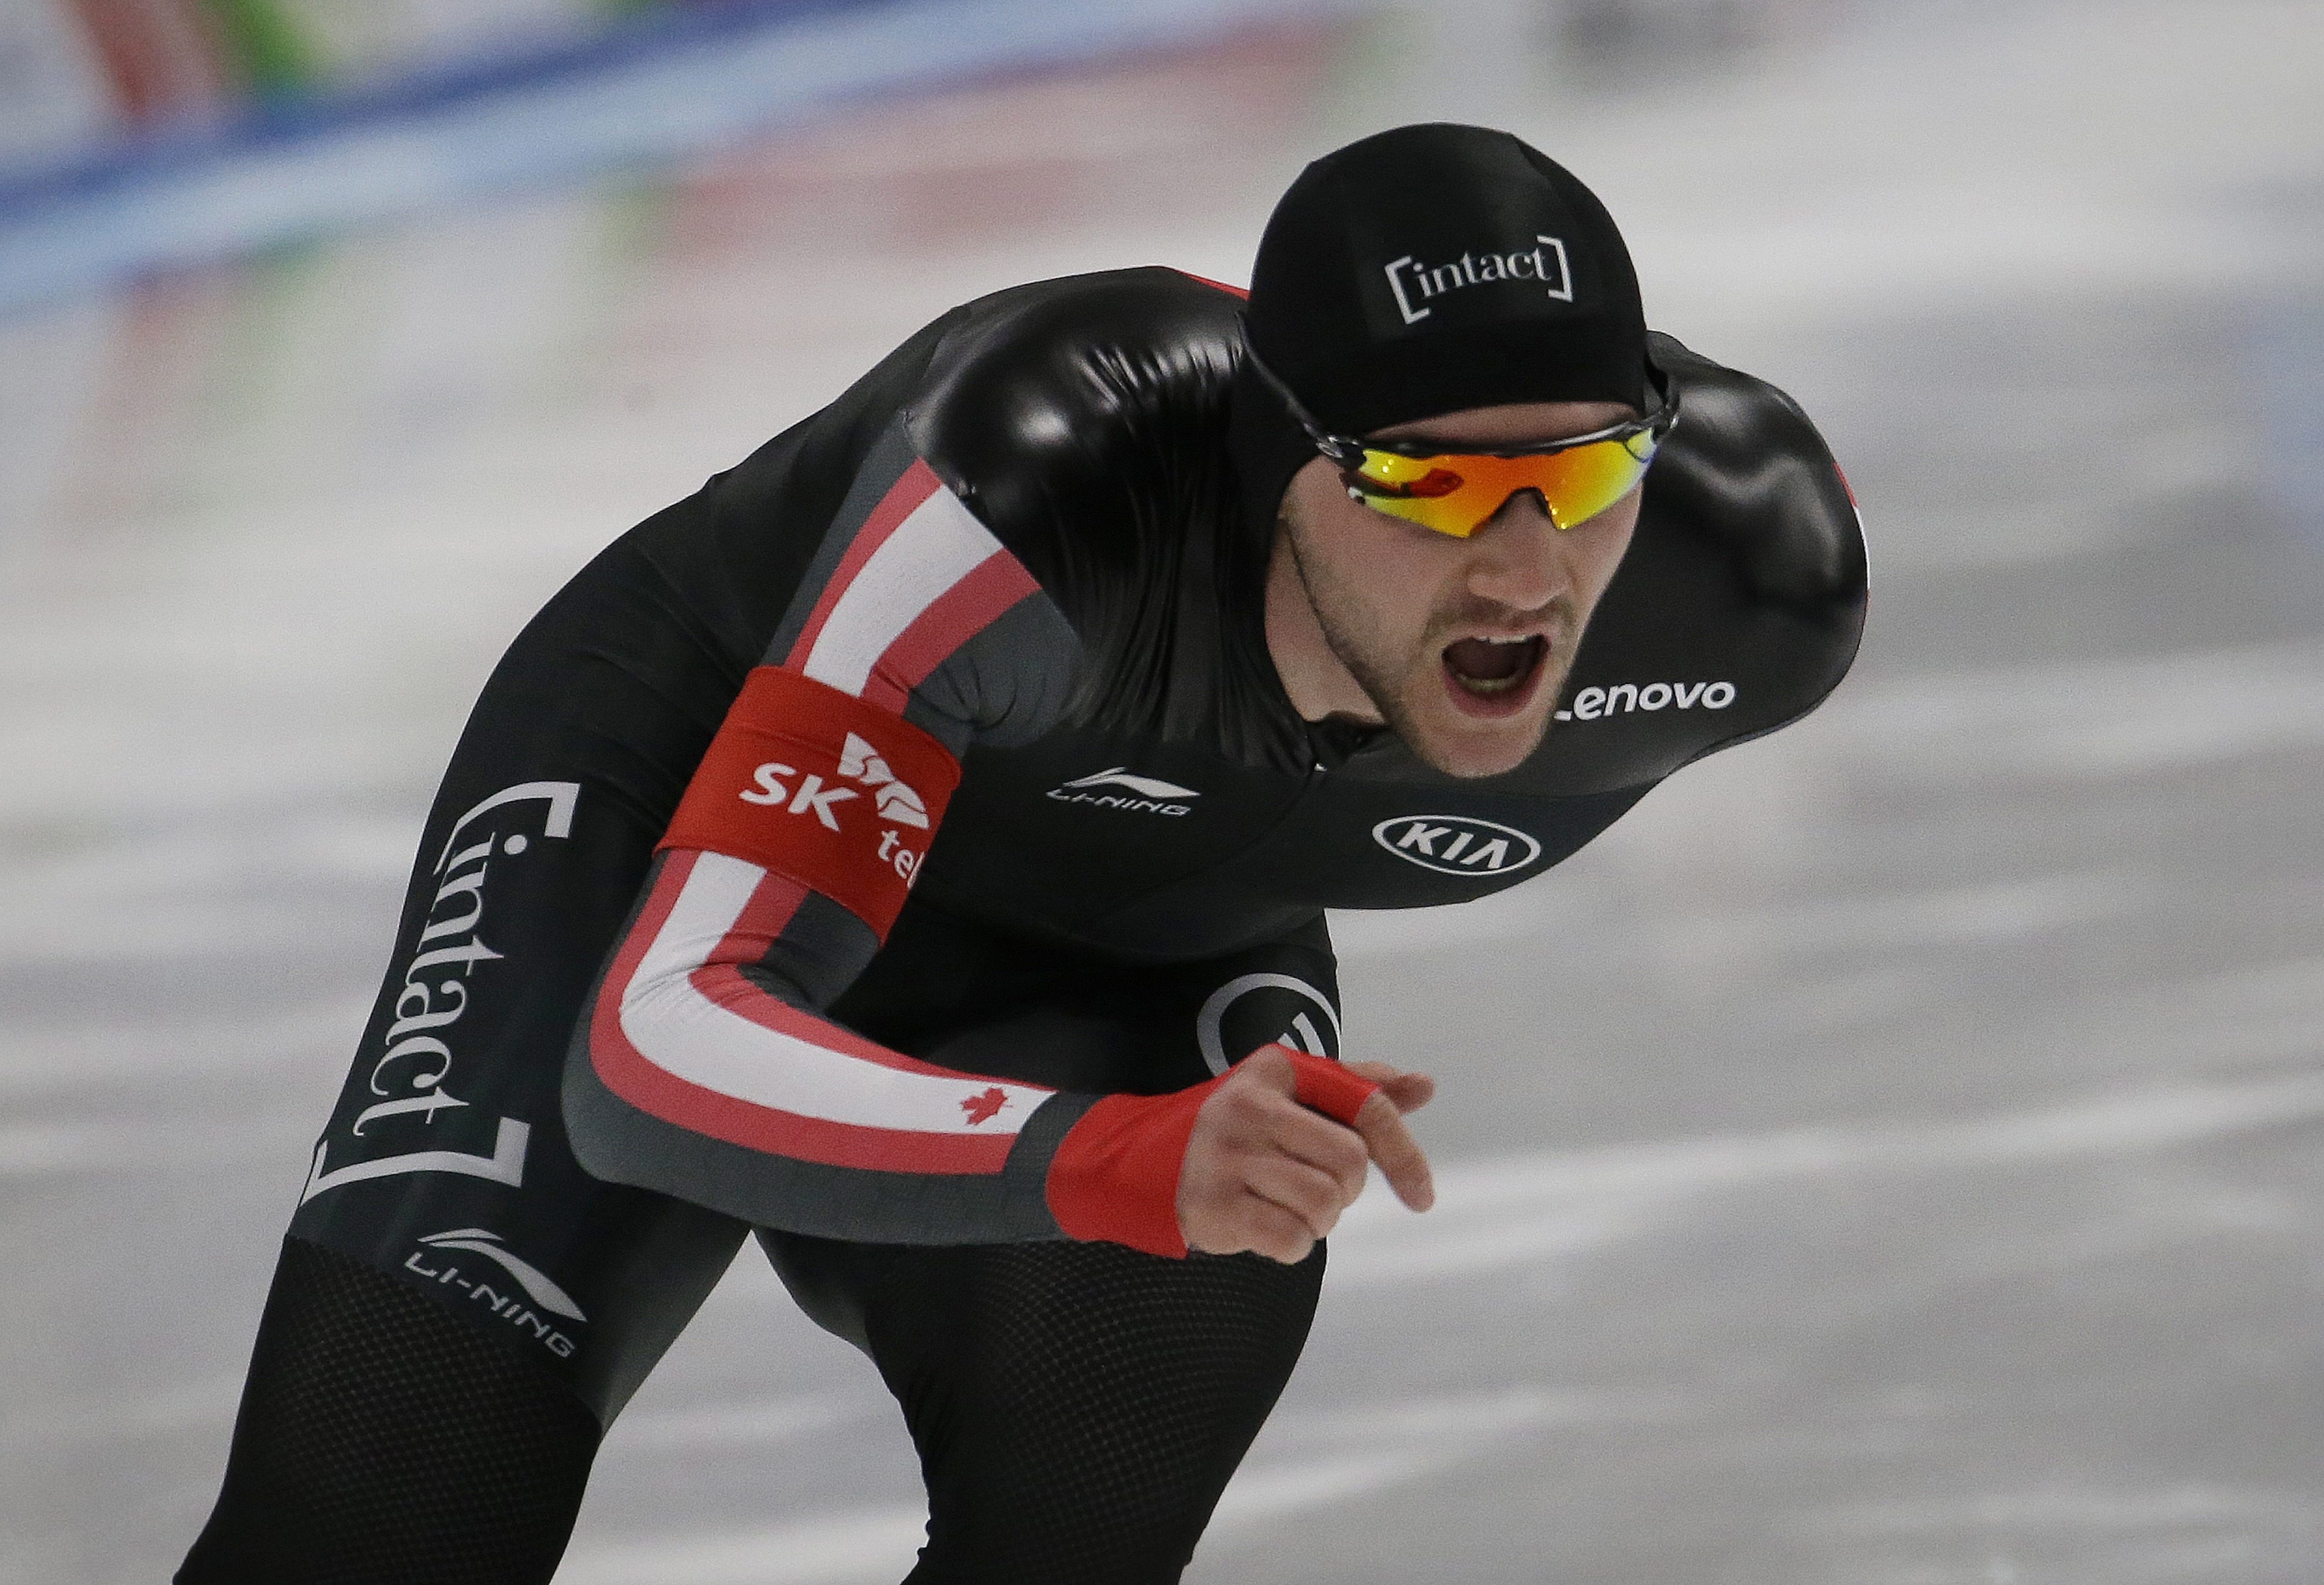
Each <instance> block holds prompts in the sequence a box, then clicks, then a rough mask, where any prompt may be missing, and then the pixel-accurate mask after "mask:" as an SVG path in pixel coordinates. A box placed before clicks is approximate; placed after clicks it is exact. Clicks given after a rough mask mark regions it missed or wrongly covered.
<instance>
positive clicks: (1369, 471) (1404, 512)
mask: <svg viewBox="0 0 2324 1585" xmlns="http://www.w3.org/2000/svg"><path fill="white" fill-rule="evenodd" d="M1251 362H1252V363H1253V364H1255V365H1256V366H1257V367H1258V369H1259V373H1262V374H1264V375H1265V376H1266V377H1267V380H1268V383H1270V384H1271V385H1273V386H1274V387H1275V389H1276V392H1277V395H1279V396H1281V397H1282V398H1283V399H1284V401H1286V403H1288V404H1289V406H1290V409H1291V415H1292V417H1294V418H1296V419H1298V420H1299V424H1300V427H1301V428H1302V429H1305V430H1306V431H1307V438H1309V439H1310V440H1312V441H1314V443H1315V449H1316V450H1318V451H1320V452H1322V453H1323V456H1325V457H1326V458H1328V459H1329V460H1331V461H1332V462H1334V463H1337V464H1338V465H1339V466H1340V479H1341V482H1342V484H1345V485H1346V486H1347V490H1348V494H1349V495H1350V496H1351V498H1353V499H1354V500H1357V501H1360V502H1363V503H1364V504H1365V505H1366V506H1369V507H1370V508H1371V509H1372V510H1373V511H1378V512H1384V513H1386V514H1387V515H1388V516H1389V517H1393V518H1401V519H1403V520H1404V521H1406V522H1408V523H1417V524H1419V525H1420V526H1421V527H1422V528H1424V529H1431V530H1434V531H1435V532H1437V533H1440V534H1449V535H1451V536H1452V538H1454V539H1467V538H1468V537H1469V536H1470V535H1471V534H1473V533H1475V532H1476V531H1477V530H1479V529H1481V528H1483V527H1484V526H1485V525H1486V524H1487V523H1488V522H1490V521H1492V519H1493V516H1494V514H1495V513H1496V512H1498V511H1500V510H1501V508H1502V507H1504V506H1506V505H1508V500H1509V497H1510V496H1512V495H1515V494H1516V493H1517V492H1518V491H1520V490H1530V491H1532V492H1533V493H1535V495H1536V496H1538V497H1539V498H1540V500H1541V504H1542V507H1543V509H1544V510H1545V511H1547V512H1548V513H1549V521H1551V522H1552V523H1553V524H1554V525H1555V526H1556V527H1557V528H1558V529H1559V530H1565V529H1571V528H1573V527H1575V526H1576V525H1578V524H1581V523H1585V522H1588V521H1590V520H1591V518H1593V517H1596V516H1597V515H1598V514H1599V513H1600V512H1601V511H1605V510H1606V509H1607V508H1608V507H1609V506H1611V505H1613V504H1614V503H1615V502H1618V501H1619V500H1621V499H1622V497H1624V496H1625V495H1628V493H1630V492H1631V491H1633V490H1635V489H1637V487H1638V484H1639V482H1640V481H1641V480H1643V479H1644V478H1645V477H1646V465H1647V464H1649V463H1651V462H1653V461H1654V460H1655V449H1656V448H1657V447H1660V446H1661V445H1662V443H1663V438H1664V437H1665V436H1667V435H1668V434H1669V433H1670V432H1671V429H1672V427H1673V426H1674V425H1675V424H1676V423H1677V422H1678V384H1677V382H1675V381H1674V380H1672V379H1670V378H1669V377H1668V376H1667V375H1665V374H1663V373H1661V371H1659V370H1656V371H1654V373H1655V379H1656V380H1657V381H1658V382H1660V384H1661V386H1662V405H1661V406H1660V407H1658V408H1656V409H1655V410H1654V411H1653V412H1651V413H1649V414H1647V415H1646V417H1645V418H1643V419H1630V420H1628V421H1627V422H1624V423H1619V424H1615V425H1612V426H1611V427H1609V428H1607V429H1595V430H1592V431H1591V433H1589V434H1587V435H1576V436H1574V437H1572V438H1571V439H1566V440H1559V441H1554V442H1553V443H1551V444H1549V445H1546V446H1530V447H1520V448H1518V449H1517V450H1514V451H1488V452H1443V451H1434V450H1431V449H1430V448H1429V447H1426V446H1425V445H1419V444H1414V443H1411V442H1396V441H1365V440H1359V439H1357V438H1354V437H1352V436H1348V435H1334V434H1332V433H1330V432H1329V431H1328V430H1326V429H1324V428H1323V426H1322V425H1321V424H1319V423H1317V422H1316V421H1315V420H1314V419H1313V418H1312V417H1310V416H1309V414H1308V412H1307V410H1306V409H1305V407H1303V406H1301V405H1300V402H1299V399H1298V398H1297V397H1296V396H1294V395H1293V394H1292V393H1291V390H1290V388H1289V387H1288V386H1286V385H1285V384H1284V383H1283V382H1282V381H1281V380H1280V379H1277V377H1276V374H1275V372H1274V371H1273V370H1272V369H1269V368H1268V366H1267V365H1266V364H1263V363H1260V362H1259V359H1258V357H1257V355H1251Z"/></svg>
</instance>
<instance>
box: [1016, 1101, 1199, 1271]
mask: <svg viewBox="0 0 2324 1585" xmlns="http://www.w3.org/2000/svg"><path fill="white" fill-rule="evenodd" d="M1223 1083H1226V1077H1225V1075H1224V1074H1222V1075H1220V1076H1219V1077H1218V1078H1215V1079H1213V1080H1210V1081H1209V1082H1208V1083H1201V1084H1196V1085H1194V1087H1193V1088H1191V1089H1186V1090H1177V1091H1173V1092H1171V1093H1169V1094H1167V1095H1109V1096H1107V1097H1106V1098H1105V1099H1104V1100H1102V1101H1099V1102H1098V1103H1097V1104H1096V1105H1095V1106H1093V1107H1091V1108H1090V1109H1089V1110H1087V1111H1085V1112H1084V1113H1082V1119H1081V1121H1079V1122H1077V1123H1075V1124H1074V1126H1073V1127H1072V1128H1070V1129H1066V1130H1065V1138H1063V1139H1060V1140H1058V1141H1057V1153H1056V1155H1055V1156H1052V1157H1050V1159H1049V1179H1048V1184H1047V1198H1048V1202H1049V1214H1050V1215H1052V1216H1054V1217H1056V1219H1057V1225H1058V1226H1059V1227H1061V1228H1063V1229H1064V1230H1065V1237H1067V1238H1069V1239H1082V1240H1083V1241H1084V1242H1088V1241H1091V1240H1093V1239H1105V1240H1106V1241H1108V1242H1110V1243H1116V1244H1127V1245H1129V1246H1130V1248H1131V1249H1143V1250H1145V1251H1146V1252H1147V1253H1148V1255H1167V1256H1168V1257H1169V1258H1171V1259H1173V1260H1180V1259H1184V1258H1185V1254H1186V1236H1185V1234H1184V1233H1182V1232H1180V1231H1179V1230H1178V1173H1179V1169H1180V1168H1181V1167H1183V1166H1185V1162H1186V1140H1187V1139H1188V1138H1189V1137H1190V1136H1192V1135H1193V1133H1194V1114H1195V1113H1196V1112H1198V1111H1200V1110H1203V1101H1208V1100H1209V1099H1210V1098H1211V1092H1212V1091H1213V1090H1215V1089H1217V1088H1218V1087H1219V1086H1220V1085H1221V1084H1223Z"/></svg>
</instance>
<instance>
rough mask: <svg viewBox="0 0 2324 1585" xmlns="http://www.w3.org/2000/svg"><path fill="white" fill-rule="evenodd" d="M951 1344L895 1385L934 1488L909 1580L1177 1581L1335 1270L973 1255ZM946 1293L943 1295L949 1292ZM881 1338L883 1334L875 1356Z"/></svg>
mask: <svg viewBox="0 0 2324 1585" xmlns="http://www.w3.org/2000/svg"><path fill="white" fill-rule="evenodd" d="M966 1253H968V1254H970V1255H971V1256H972V1257H973V1260H972V1265H973V1273H972V1275H971V1276H970V1279H969V1281H968V1282H967V1283H966V1284H965V1285H964V1287H963V1288H961V1289H958V1290H955V1291H954V1293H953V1294H951V1295H945V1296H944V1297H942V1298H937V1295H936V1293H935V1292H929V1293H924V1295H923V1300H922V1302H923V1303H924V1304H925V1303H927V1301H928V1300H930V1299H936V1306H937V1307H938V1308H939V1309H940V1311H941V1312H942V1313H943V1314H944V1316H945V1319H946V1320H947V1321H948V1322H950V1325H949V1326H948V1327H946V1328H945V1330H946V1331H948V1332H949V1333H950V1336H951V1339H952V1341H951V1342H950V1343H949V1344H942V1343H939V1344H938V1345H937V1351H938V1355H939V1359H940V1363H938V1365H937V1368H936V1369H935V1370H934V1371H927V1370H919V1371H905V1372H898V1371H896V1370H894V1369H893V1368H891V1362H890V1360H888V1359H882V1361H881V1362H882V1368H883V1369H884V1370H888V1372H889V1374H890V1384H891V1385H893V1386H897V1387H899V1388H900V1389H901V1391H902V1393H903V1396H904V1397H905V1410H906V1415H907V1417H908V1419H909V1420H910V1421H911V1424H912V1430H913V1434H914V1437H915V1439H916V1440H917V1441H918V1443H919V1446H920V1450H921V1458H922V1463H923V1466H924V1468H925V1470H926V1472H927V1479H928V1487H929V1506H930V1512H931V1517H930V1521H929V1536H930V1540H929V1544H928V1547H927V1550H926V1552H925V1553H923V1555H922V1559H921V1562H920V1565H919V1567H918V1569H916V1570H915V1571H913V1573H912V1575H911V1577H910V1585H938V1582H940V1581H941V1582H943V1585H956V1582H964V1581H980V1582H982V1581H995V1582H998V1581H1003V1580H1006V1581H1011V1582H1013V1585H1082V1582H1084V1581H1086V1582H1089V1585H1100V1582H1102V1585H1141V1582H1145V1581H1166V1580H1176V1579H1177V1578H1178V1576H1179V1572H1180V1571H1181V1570H1183V1569H1184V1568H1185V1564H1186V1562H1187V1560H1188V1558H1189V1557H1190V1556H1191V1555H1192V1554H1193V1552H1194V1544H1195V1542H1196V1541H1198V1540H1199V1539H1200V1538H1201V1536H1202V1533H1203V1525H1206V1524H1207V1523H1209V1520H1210V1516H1211V1510H1212V1509H1213V1507H1215V1506H1216V1505H1217V1502H1218V1498H1219V1494H1220V1492H1221V1491H1222V1489H1223V1488H1225V1486H1226V1483H1227V1479H1228V1478H1229V1477H1230V1476H1231V1475H1232V1474H1233V1473H1234V1470H1235V1466H1236V1465H1237V1464H1239V1463H1240V1461H1241V1460H1242V1456H1243V1454H1244V1452H1245V1451H1247V1450H1248V1449H1249V1448H1250V1442H1251V1439H1252V1438H1253V1437H1254V1436H1256V1435H1257V1434H1258V1433H1259V1426H1260V1424H1261V1423H1263V1422H1264V1421H1265V1420H1266V1418H1267V1415H1268V1411H1269V1410H1270V1409H1272V1408H1273V1407H1274V1405H1275V1400H1276V1398H1277V1395H1279V1394H1280V1393H1281V1392H1282V1390H1283V1386H1284V1383H1285V1382H1286V1380H1287V1379H1288V1378H1289V1377H1290V1374H1291V1369H1292V1367H1293V1366H1294V1365H1295V1364H1296V1363H1297V1361H1298V1358H1299V1350H1300V1348H1301V1347H1302V1345H1303V1344H1304V1343H1305V1341H1306V1337H1307V1328H1308V1323H1309V1322H1310V1321H1311V1320H1312V1319H1313V1317H1314V1308H1315V1299H1316V1293H1317V1288H1318V1286H1319V1285H1320V1283H1321V1281H1322V1278H1323V1258H1322V1256H1321V1253H1320V1252H1319V1253H1318V1254H1317V1255H1315V1256H1314V1257H1311V1258H1309V1259H1308V1260H1306V1261H1305V1262H1304V1263H1302V1264H1301V1265H1299V1266H1296V1267H1284V1266H1279V1265H1277V1264H1276V1263H1275V1262H1273V1261H1271V1260H1266V1259H1263V1258H1259V1257H1258V1256H1255V1255H1242V1256H1202V1255H1197V1256H1194V1257H1193V1258H1189V1259H1186V1260H1183V1261H1178V1260H1163V1259H1158V1258H1154V1257H1152V1256H1148V1255H1142V1254H1139V1253H1138V1252H1137V1251H1135V1250H1131V1249H1122V1248H1120V1246H1118V1245H1113V1244H1102V1243H1089V1244H1071V1243H1049V1244H1018V1245H1009V1246H1001V1247H995V1248H989V1249H978V1250H974V1251H971V1252H966ZM939 1291H940V1290H939ZM880 1333H881V1328H880V1325H879V1323H878V1322H877V1321H875V1322H874V1323H873V1334H872V1335H873V1341H874V1345H875V1349H877V1348H878V1347H879V1345H880V1344H881V1341H882V1340H881V1335H880Z"/></svg>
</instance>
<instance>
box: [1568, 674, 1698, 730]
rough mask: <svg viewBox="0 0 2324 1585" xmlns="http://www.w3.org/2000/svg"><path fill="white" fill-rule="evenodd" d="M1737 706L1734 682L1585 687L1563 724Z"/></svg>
mask: <svg viewBox="0 0 2324 1585" xmlns="http://www.w3.org/2000/svg"><path fill="white" fill-rule="evenodd" d="M1733 703H1735V685H1734V684H1733V683H1731V682H1650V683H1648V684H1646V686H1645V687H1640V686H1638V685H1637V683H1634V682H1618V683H1616V684H1614V685H1613V686H1612V687H1603V688H1584V689H1582V691H1581V692H1580V693H1578V694H1576V695H1574V696H1573V707H1572V709H1570V710H1560V711H1559V712H1558V713H1557V719H1558V720H1560V721H1597V720H1599V719H1600V718H1602V717H1604V716H1608V715H1627V714H1629V713H1630V712H1631V711H1633V710H1646V711H1655V710H1692V709H1693V708H1694V707H1695V706H1696V705H1701V707H1702V708H1704V709H1705V710H1724V709H1726V708H1727V706H1728V705H1732V704H1733Z"/></svg>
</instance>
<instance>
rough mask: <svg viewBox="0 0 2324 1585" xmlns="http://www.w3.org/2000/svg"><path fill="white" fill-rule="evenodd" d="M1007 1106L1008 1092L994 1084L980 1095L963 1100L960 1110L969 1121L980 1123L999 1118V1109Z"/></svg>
mask: <svg viewBox="0 0 2324 1585" xmlns="http://www.w3.org/2000/svg"><path fill="white" fill-rule="evenodd" d="M1008 1104H1009V1092H1008V1091H1006V1090H1003V1089H1002V1088H1001V1086H1000V1085H998V1084H995V1085H993V1086H992V1088H991V1089H990V1090H987V1091H986V1092H984V1093H983V1094H982V1095H971V1096H968V1097H966V1098H965V1099H964V1100H963V1101H961V1103H960V1109H961V1110H963V1111H964V1112H966V1113H968V1120H969V1121H971V1122H973V1123H981V1122H988V1121H990V1120H992V1119H993V1118H995V1117H998V1116H1000V1115H1001V1108H1002V1107H1004V1106H1006V1105H1008Z"/></svg>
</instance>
